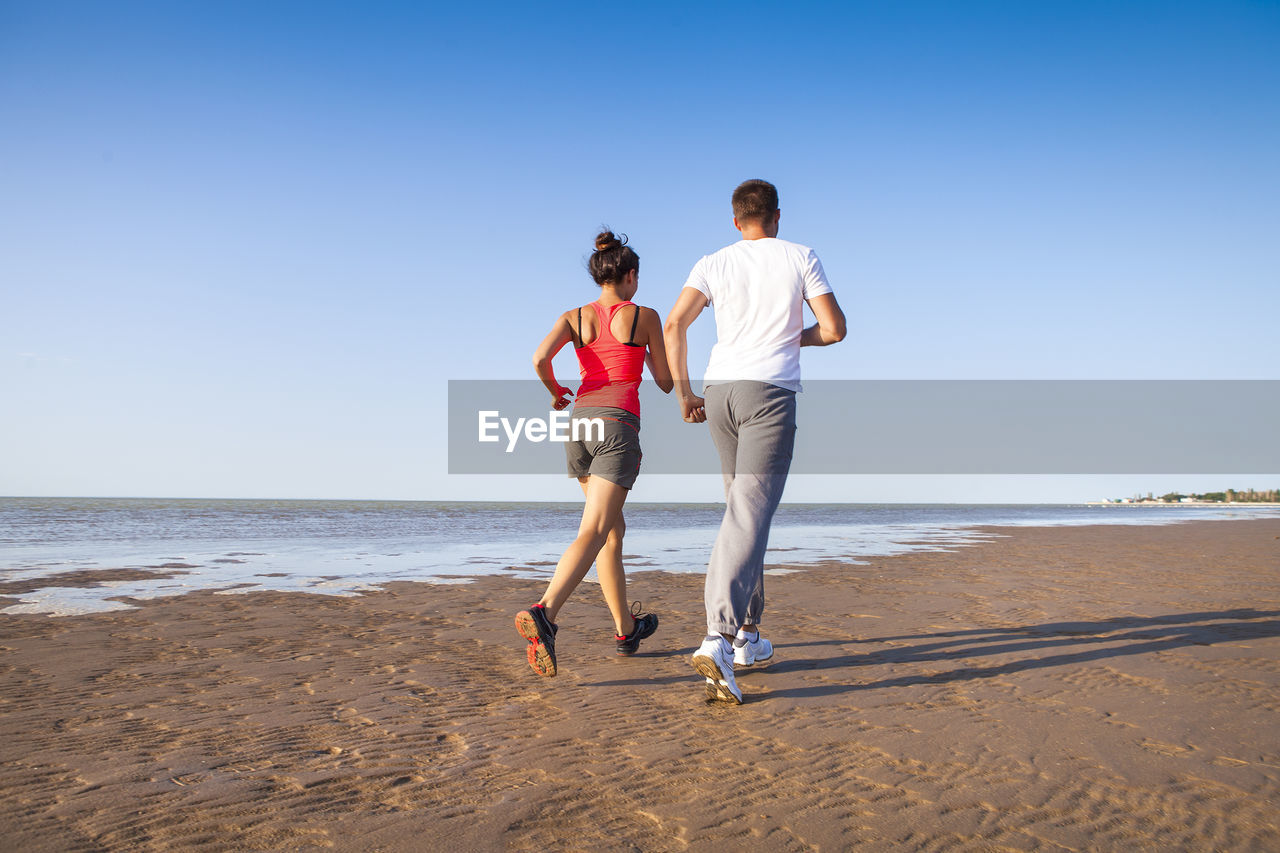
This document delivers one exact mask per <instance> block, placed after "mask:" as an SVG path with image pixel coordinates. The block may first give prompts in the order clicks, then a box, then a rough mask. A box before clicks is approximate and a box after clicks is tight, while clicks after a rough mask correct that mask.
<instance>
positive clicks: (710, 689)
mask: <svg viewBox="0 0 1280 853" xmlns="http://www.w3.org/2000/svg"><path fill="white" fill-rule="evenodd" d="M689 663H690V664H692V665H693V668H694V669H696V670H697V671H698V673H699V674H700V675H704V676H706V679H707V701H708V702H716V701H719V702H734V703H737V704H738V705H741V704H742V691H741V690H739V689H738V682H737V681H735V680H734V678H733V651H732V646H730V645H729V641H728V640H726V639H725V638H724V637H719V636H717V637H707V638H706V639H704V640H703V641H702V645H701V646H699V647H698V650H697V651H696V652H694V653H693V658H692V659H691V660H690V661H689Z"/></svg>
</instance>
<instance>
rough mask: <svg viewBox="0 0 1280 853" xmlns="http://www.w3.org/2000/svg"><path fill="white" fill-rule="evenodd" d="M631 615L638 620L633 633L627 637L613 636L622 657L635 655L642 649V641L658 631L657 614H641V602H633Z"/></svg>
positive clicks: (632, 630)
mask: <svg viewBox="0 0 1280 853" xmlns="http://www.w3.org/2000/svg"><path fill="white" fill-rule="evenodd" d="M631 615H632V617H634V618H635V620H636V626H635V627H634V628H632V629H631V633H630V634H628V635H627V636H625V637H624V636H622V635H621V634H614V635H613V637H614V639H615V640H617V641H618V654H620V655H634V654H635V653H636V652H637V651H638V650H639V649H640V641H641V640H643V639H644V638H645V637H648V636H650V635H652V634H653V632H654V631H656V630H658V616H657V614H656V613H644V614H641V613H640V602H638V601H635V602H632V604H631Z"/></svg>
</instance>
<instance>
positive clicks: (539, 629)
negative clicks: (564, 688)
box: [516, 604, 560, 676]
mask: <svg viewBox="0 0 1280 853" xmlns="http://www.w3.org/2000/svg"><path fill="white" fill-rule="evenodd" d="M516 630H517V631H519V632H520V636H522V637H524V638H525V639H526V640H528V641H529V648H528V650H527V652H526V653H527V654H528V656H529V666H531V667H533V671H534V672H536V673H538V675H547V676H550V675H555V674H556V631H558V630H560V629H559V627H558V626H556V625H552V624H551V620H550V619H548V618H547V610H546V608H545V607H543V606H542V605H541V604H535V605H533V606H532V607H530V608H529V609H528V610H521V611H520V612H519V613H517V614H516Z"/></svg>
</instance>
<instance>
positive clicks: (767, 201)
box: [733, 179, 778, 223]
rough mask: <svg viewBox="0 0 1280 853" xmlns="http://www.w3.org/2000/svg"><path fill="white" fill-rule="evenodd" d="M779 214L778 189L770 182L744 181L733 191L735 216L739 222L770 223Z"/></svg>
mask: <svg viewBox="0 0 1280 853" xmlns="http://www.w3.org/2000/svg"><path fill="white" fill-rule="evenodd" d="M777 212H778V188H777V187H775V186H774V185H773V184H771V183H769V182H768V181H762V180H759V179H755V180H751V181H743V182H742V183H740V184H738V188H737V189H736V190H734V191H733V215H734V216H735V217H737V219H738V221H739V222H744V221H745V222H760V223H764V222H768V221H769V220H771V219H773V215H774V214H775V213H777Z"/></svg>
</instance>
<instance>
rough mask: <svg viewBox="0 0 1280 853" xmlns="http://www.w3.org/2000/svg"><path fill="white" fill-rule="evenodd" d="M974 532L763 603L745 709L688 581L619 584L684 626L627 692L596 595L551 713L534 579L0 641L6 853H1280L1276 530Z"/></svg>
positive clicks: (1272, 525) (801, 574) (850, 569)
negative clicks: (702, 666) (712, 664)
mask: <svg viewBox="0 0 1280 853" xmlns="http://www.w3.org/2000/svg"><path fill="white" fill-rule="evenodd" d="M983 530H984V532H986V533H989V534H992V537H991V538H989V539H985V540H982V541H978V542H976V543H975V544H969V545H964V546H962V547H955V548H954V549H952V550H943V551H921V552H915V553H907V554H899V555H894V556H883V557H872V558H868V559H867V560H865V562H861V563H849V562H831V563H826V564H822V565H817V566H806V567H804V568H803V569H802V570H796V571H788V570H785V568H784V569H783V570H782V571H771V572H770V575H769V577H768V578H767V593H768V602H769V604H768V611H767V613H766V618H765V620H764V623H763V624H764V628H765V632H766V634H767V635H768V636H770V637H771V638H772V639H773V641H774V643H775V646H776V648H777V654H776V657H775V659H774V661H772V662H771V663H769V664H768V665H766V666H764V667H759V668H757V669H753V670H750V671H746V672H743V673H740V675H739V684H740V686H741V687H742V690H743V693H744V694H745V703H744V704H743V705H742V706H740V707H737V706H729V705H708V704H706V703H705V702H704V700H703V690H702V684H701V683H700V682H701V679H700V678H698V677H697V676H696V675H695V674H694V673H693V671H692V670H691V669H690V667H689V665H688V657H689V655H690V654H691V652H692V651H693V649H694V648H695V647H696V646H697V644H698V642H699V641H700V639H701V637H702V635H703V633H704V625H703V616H702V577H701V576H700V575H697V574H689V573H685V574H670V573H665V572H657V571H655V572H645V573H640V574H637V575H634V576H633V577H632V578H631V587H630V592H631V596H632V598H633V599H639V600H642V601H643V602H644V604H645V606H646V608H647V609H651V610H653V611H654V612H656V613H658V614H659V616H660V619H661V624H660V626H659V628H658V632H657V633H656V634H655V636H654V637H653V638H651V639H650V640H647V641H646V642H645V643H644V645H643V646H642V648H641V652H640V654H639V655H637V656H635V657H633V658H620V657H617V656H616V655H615V654H614V648H613V645H614V644H613V638H612V629H611V625H610V620H609V617H608V614H607V611H606V610H605V608H604V605H603V603H602V601H601V600H600V598H599V594H598V590H597V589H596V588H595V587H593V586H590V585H584V586H583V587H582V588H581V589H580V590H579V592H578V593H577V595H576V596H575V598H574V599H572V600H571V601H570V603H569V604H568V605H567V606H566V608H565V609H564V611H563V612H562V614H561V621H560V633H559V638H560V639H559V642H558V654H559V665H560V674H559V675H558V676H557V677H555V678H553V679H544V678H539V677H538V676H536V675H534V674H533V673H532V672H531V671H530V669H529V667H528V665H527V664H526V662H525V655H524V647H523V641H522V640H521V639H520V638H519V637H518V636H517V634H516V632H515V630H514V628H513V627H512V618H513V616H514V614H515V612H516V611H517V610H519V609H521V608H523V607H525V606H527V605H528V604H530V603H532V602H533V601H535V600H536V599H537V597H538V595H539V594H540V592H541V588H542V585H543V584H542V582H541V581H539V580H535V579H528V578H510V577H498V576H486V577H478V578H474V579H471V580H470V582H468V583H439V582H435V583H415V582H408V581H397V582H392V583H388V584H386V585H385V586H384V587H383V588H382V589H380V590H373V591H366V592H364V593H363V594H361V595H358V596H351V597H338V596H331V595H316V594H307V593H302V592H282V591H263V592H250V593H246V594H240V595H219V594H216V593H214V592H211V591H204V592H193V593H189V594H186V595H178V596H173V597H167V598H157V599H154V600H147V601H137V602H133V603H135V604H136V605H137V606H136V608H135V609H130V610H121V611H114V612H107V613H94V614H87V615H76V616H62V617H50V616H46V615H25V614H23V615H13V614H0V682H2V683H3V689H2V690H0V732H2V733H3V735H4V737H3V738H2V739H0V804H2V805H3V808H2V809H0V838H3V839H5V841H4V844H3V847H4V848H5V849H8V850H24V851H25V850H32V851H43V850H48V851H66V850H123V849H152V850H170V849H192V848H201V849H261V850H282V849H283V850H289V849H309V848H323V849H334V850H500V849H512V850H531V849H567V850H716V849H721V848H724V847H725V846H729V845H732V846H737V847H752V848H756V849H760V850H814V849H817V850H844V849H853V848H856V849H866V850H886V851H887V850H904V849H907V850H1082V849H1126V850H1276V849H1280V817H1278V816H1280V572H1278V571H1277V569H1278V568H1280V519H1277V518H1264V519H1251V520H1232V521H1222V520H1215V521H1189V522H1186V523H1178V524H1167V525H1160V526H1142V525H1092V526H1070V527H1042V528H1039V527H1023V528H1013V527H1003V528H984V529H983ZM128 571H139V570H138V569H129V570H128ZM155 571H156V572H157V573H158V572H161V571H163V570H155ZM108 577H109V575H106V574H103V573H102V572H94V573H68V574H66V575H65V576H63V577H62V578H61V580H59V581H57V582H59V583H65V584H67V585H72V586H74V585H77V584H93V583H99V582H101V581H102V580H104V579H107V578H108ZM23 583H24V582H23V581H14V582H11V583H7V584H4V585H0V604H4V603H11V602H13V601H16V598H15V597H14V596H16V595H17V594H19V593H21V592H22V591H23V587H22V584H23ZM49 584H50V580H49V579H47V578H46V579H45V580H43V581H42V582H41V583H40V585H42V586H48V585H49ZM5 596H9V597H8V598H5Z"/></svg>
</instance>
